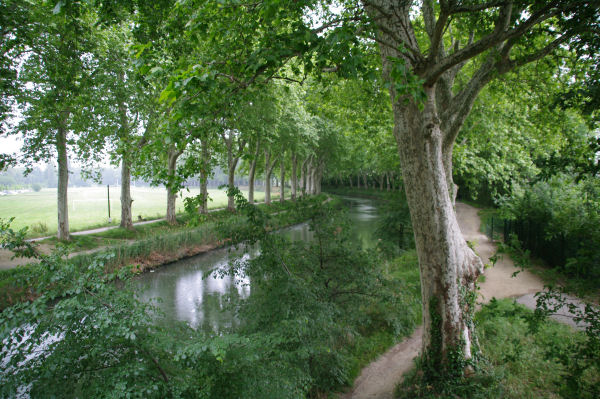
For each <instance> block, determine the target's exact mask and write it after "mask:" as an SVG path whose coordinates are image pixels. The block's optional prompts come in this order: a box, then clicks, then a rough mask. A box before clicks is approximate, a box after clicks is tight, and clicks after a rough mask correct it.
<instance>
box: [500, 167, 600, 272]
mask: <svg viewBox="0 0 600 399" xmlns="http://www.w3.org/2000/svg"><path fill="white" fill-rule="evenodd" d="M501 205H502V206H501V211H502V213H503V214H504V215H505V217H507V218H508V219H509V220H510V221H511V222H510V223H511V229H510V230H512V231H509V233H511V232H512V233H514V234H516V236H517V237H518V239H519V241H520V243H521V244H522V245H523V247H524V248H525V249H528V250H530V251H531V253H532V254H533V255H535V256H537V257H540V258H542V259H543V260H544V261H546V262H547V264H548V265H549V266H552V267H556V268H557V269H559V270H560V271H561V272H563V273H564V274H567V275H569V276H573V277H577V278H580V279H592V280H598V279H600V229H599V228H598V226H600V182H599V181H598V180H597V179H587V180H583V181H580V182H575V181H574V180H573V179H572V178H570V177H568V176H564V175H563V176H558V177H554V178H552V179H550V180H549V181H543V182H538V183H536V184H533V185H532V186H530V187H527V188H525V189H523V190H520V191H517V192H516V193H515V195H513V197H511V198H510V199H504V200H503V201H502V204H501Z"/></svg>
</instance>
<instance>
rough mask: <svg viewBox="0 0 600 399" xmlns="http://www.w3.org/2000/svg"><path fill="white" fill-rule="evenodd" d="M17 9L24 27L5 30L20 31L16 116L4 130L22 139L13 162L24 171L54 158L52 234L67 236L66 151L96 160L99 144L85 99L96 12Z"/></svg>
mask: <svg viewBox="0 0 600 399" xmlns="http://www.w3.org/2000/svg"><path fill="white" fill-rule="evenodd" d="M22 12H23V13H24V14H23V15H25V16H26V17H25V19H26V20H25V21H24V22H23V23H24V26H26V27H27V29H21V30H18V31H15V32H13V33H11V35H17V36H19V35H21V36H20V37H19V39H20V42H21V47H20V50H21V51H20V52H19V53H18V61H19V67H18V75H17V80H16V82H15V84H16V85H18V91H17V92H16V93H15V95H14V99H15V101H16V110H17V111H16V112H17V115H18V116H19V118H18V122H17V123H16V124H15V126H14V127H13V128H11V129H10V130H8V131H7V132H6V133H8V134H19V135H21V137H22V138H23V146H22V149H21V157H20V159H19V161H20V162H21V163H22V164H23V165H25V167H26V168H27V170H31V168H32V167H33V165H34V164H35V163H37V162H41V161H48V160H50V159H54V158H56V159H57V162H58V190H57V208H58V215H57V216H58V232H57V236H58V239H60V240H68V239H69V238H70V234H69V217H68V201H67V188H68V180H69V160H68V158H69V155H68V154H69V152H70V153H71V154H72V155H75V156H76V157H77V158H78V159H79V160H80V161H81V162H83V163H89V162H94V161H99V160H100V152H98V151H96V149H97V148H101V147H102V142H103V130H102V128H103V124H102V121H101V119H100V118H99V116H98V115H97V114H96V113H95V111H94V105H93V102H92V101H90V96H91V93H92V91H93V89H94V84H95V81H94V79H93V74H94V71H95V70H96V64H95V60H94V57H93V51H94V49H95V47H96V35H97V33H98V29H97V26H96V25H95V23H96V21H97V15H96V13H95V11H94V9H93V8H92V7H90V5H89V4H86V3H81V2H57V3H56V4H52V3H50V2H41V1H38V2H32V3H27V5H23V10H22ZM15 55H16V54H13V56H15Z"/></svg>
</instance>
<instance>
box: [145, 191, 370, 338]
mask: <svg viewBox="0 0 600 399" xmlns="http://www.w3.org/2000/svg"><path fill="white" fill-rule="evenodd" d="M344 203H345V204H346V207H347V210H348V217H349V218H350V221H351V223H352V226H353V229H354V233H355V234H356V235H357V237H358V238H359V240H360V241H361V242H362V245H363V248H371V247H373V246H375V244H376V240H375V238H374V232H375V229H376V224H377V223H376V222H377V218H378V213H377V207H376V204H377V202H376V201H373V200H368V199H363V198H353V197H345V198H344ZM275 234H283V235H285V236H287V237H288V238H290V239H291V240H294V241H296V240H303V241H308V240H310V239H311V238H312V232H311V231H310V229H309V226H308V224H307V223H303V224H299V225H296V226H292V227H289V228H286V229H283V230H281V231H280V232H277V233H275ZM257 252H258V250H257V249H256V248H242V249H239V250H232V249H229V248H222V249H217V250H214V251H210V252H208V253H205V254H201V255H198V256H194V257H192V258H188V259H184V260H182V261H179V262H176V263H172V264H170V265H167V266H165V267H162V268H159V269H157V270H156V271H154V272H153V273H145V274H144V275H142V276H140V277H139V278H138V279H137V280H136V285H137V287H136V288H137V292H138V295H139V297H140V298H141V299H143V300H144V301H154V302H155V304H156V306H157V307H158V308H159V309H160V310H161V311H162V312H163V313H164V314H165V316H166V322H167V323H168V322H172V321H175V320H178V321H184V322H187V323H188V324H189V325H190V326H191V327H193V328H196V329H197V328H201V329H203V330H205V331H218V330H222V329H227V328H232V327H235V317H234V316H233V314H232V312H230V311H229V310H228V309H229V305H230V304H231V302H232V301H235V300H237V299H239V298H245V297H247V296H248V295H250V292H251V288H252V282H251V281H250V280H249V279H248V278H247V277H246V276H243V275H241V276H230V275H225V276H219V275H218V273H214V272H215V271H219V270H226V269H227V268H228V267H229V263H230V262H231V261H232V260H234V259H237V258H240V257H244V258H248V257H250V256H256V254H257Z"/></svg>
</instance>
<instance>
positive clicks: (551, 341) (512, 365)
mask: <svg viewBox="0 0 600 399" xmlns="http://www.w3.org/2000/svg"><path fill="white" fill-rule="evenodd" d="M531 314H532V311H531V310H529V309H527V308H525V307H524V306H522V305H519V304H516V303H515V302H514V301H513V300H512V299H503V300H498V301H493V302H491V303H490V304H488V305H485V306H484V307H483V308H482V309H481V310H480V311H479V312H478V313H477V314H476V315H475V324H476V331H477V334H478V338H479V344H480V347H481V350H482V354H483V360H481V361H480V363H479V366H480V369H479V370H478V372H477V373H476V374H475V375H474V376H473V377H470V378H462V379H459V380H452V381H448V382H446V383H445V384H444V385H441V386H436V387H433V386H431V385H425V386H424V385H418V383H417V385H415V381H419V372H418V371H417V370H416V369H415V370H412V371H411V372H410V373H409V374H408V375H407V376H406V377H405V378H406V379H405V381H404V382H403V383H402V384H401V385H399V386H398V388H397V390H396V392H397V397H400V398H406V399H408V398H429V399H442V398H443V399H446V398H465V399H466V398H473V399H475V398H478V399H500V398H503V399H554V398H557V399H558V398H561V395H560V392H561V390H562V389H564V387H565V384H566V376H565V371H566V370H565V368H564V366H563V365H561V363H560V362H559V361H558V359H557V358H556V356H555V355H553V354H555V353H556V349H557V348H567V346H568V345H570V344H572V343H573V342H577V341H582V340H584V339H585V336H584V334H583V333H582V332H575V331H574V330H573V329H571V328H570V327H569V326H567V325H564V324H561V323H558V322H556V321H553V320H548V321H546V322H544V323H543V324H542V325H541V327H540V328H539V330H538V331H537V332H535V333H531V332H529V327H528V324H527V321H526V316H529V315H531ZM585 378H587V379H588V381H589V382H590V383H591V384H597V383H600V376H598V375H597V374H591V373H589V374H588V375H586V376H585ZM436 391H437V392H436Z"/></svg>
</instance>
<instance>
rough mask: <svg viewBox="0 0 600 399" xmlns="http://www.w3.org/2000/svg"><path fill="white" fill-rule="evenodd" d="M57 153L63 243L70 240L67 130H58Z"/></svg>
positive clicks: (60, 232)
mask: <svg viewBox="0 0 600 399" xmlns="http://www.w3.org/2000/svg"><path fill="white" fill-rule="evenodd" d="M56 151H57V153H58V193H57V194H58V195H57V206H58V232H57V238H58V239H59V240H61V241H64V240H70V239H71V236H70V234H69V202H68V198H67V188H68V187H69V161H68V158H67V129H66V128H64V127H62V126H61V128H60V129H58V132H57V136H56Z"/></svg>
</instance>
